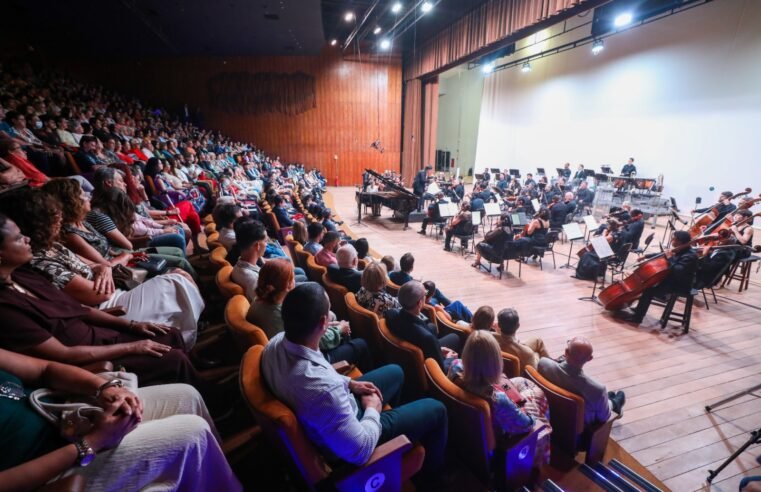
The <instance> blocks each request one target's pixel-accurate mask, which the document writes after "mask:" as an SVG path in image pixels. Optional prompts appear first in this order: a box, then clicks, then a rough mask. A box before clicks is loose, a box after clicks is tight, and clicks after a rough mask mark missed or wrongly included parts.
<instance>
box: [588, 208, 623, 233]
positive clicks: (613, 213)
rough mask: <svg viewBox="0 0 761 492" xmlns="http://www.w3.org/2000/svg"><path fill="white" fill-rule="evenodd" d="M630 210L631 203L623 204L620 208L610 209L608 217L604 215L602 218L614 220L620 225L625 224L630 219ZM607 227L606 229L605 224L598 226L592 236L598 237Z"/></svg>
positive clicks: (606, 225)
mask: <svg viewBox="0 0 761 492" xmlns="http://www.w3.org/2000/svg"><path fill="white" fill-rule="evenodd" d="M631 210H632V205H631V203H629V202H624V203H622V204H621V206H620V207H610V211H609V212H608V215H606V216H605V217H604V218H605V219H610V218H615V219H616V220H618V221H620V222H621V223H623V224H626V223H627V222H629V221H630V220H631V218H632V216H631ZM607 227H608V224H607V222H603V223H602V224H600V227H598V228H597V230H596V231H595V232H594V235H595V236H599V235H600V234H602V233H603V232H604V231H605V229H607Z"/></svg>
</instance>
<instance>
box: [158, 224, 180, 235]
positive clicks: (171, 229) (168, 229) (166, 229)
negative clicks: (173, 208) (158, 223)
mask: <svg viewBox="0 0 761 492" xmlns="http://www.w3.org/2000/svg"><path fill="white" fill-rule="evenodd" d="M161 232H162V233H164V234H177V229H176V228H175V227H174V226H172V225H168V226H166V227H164V228H163V229H162V230H161Z"/></svg>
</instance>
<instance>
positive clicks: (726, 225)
mask: <svg viewBox="0 0 761 492" xmlns="http://www.w3.org/2000/svg"><path fill="white" fill-rule="evenodd" d="M759 202H761V194H760V195H758V197H757V198H748V199H746V200H745V201H743V202H742V203H740V204H738V205H737V210H735V211H734V212H732V213H731V214H727V216H726V217H724V218H723V219H722V220H721V222H719V223H718V224H716V225H715V226H714V227H712V228H710V230H707V231H706V232H708V233H711V234H713V233H716V232H720V231H724V230H729V229H730V228H731V227H732V225H734V224H733V221H732V216H733V215H734V214H736V213H737V212H738V211H739V210H746V209H749V208H751V207H752V206H754V205H755V204H756V203H759Z"/></svg>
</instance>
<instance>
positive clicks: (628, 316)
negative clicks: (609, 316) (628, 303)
mask: <svg viewBox="0 0 761 492" xmlns="http://www.w3.org/2000/svg"><path fill="white" fill-rule="evenodd" d="M615 316H616V318H618V319H622V320H624V321H631V322H632V323H636V324H638V325H639V324H642V319H643V318H641V317H639V316H637V315H636V314H635V313H632V312H630V311H619V312H618V313H616V314H615Z"/></svg>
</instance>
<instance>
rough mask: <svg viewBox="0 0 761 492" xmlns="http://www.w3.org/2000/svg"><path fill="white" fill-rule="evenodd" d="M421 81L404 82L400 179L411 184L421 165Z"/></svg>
mask: <svg viewBox="0 0 761 492" xmlns="http://www.w3.org/2000/svg"><path fill="white" fill-rule="evenodd" d="M422 91H423V83H422V82H421V81H420V79H413V80H409V81H407V82H405V83H404V123H403V124H404V128H403V130H402V173H401V174H402V179H404V184H405V186H407V187H411V186H412V180H413V179H414V178H415V173H416V172H417V170H418V168H420V167H421V162H420V158H421V149H422V146H421V144H420V142H421V130H422V122H423V120H422V118H421V111H422V109H423V95H422Z"/></svg>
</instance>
